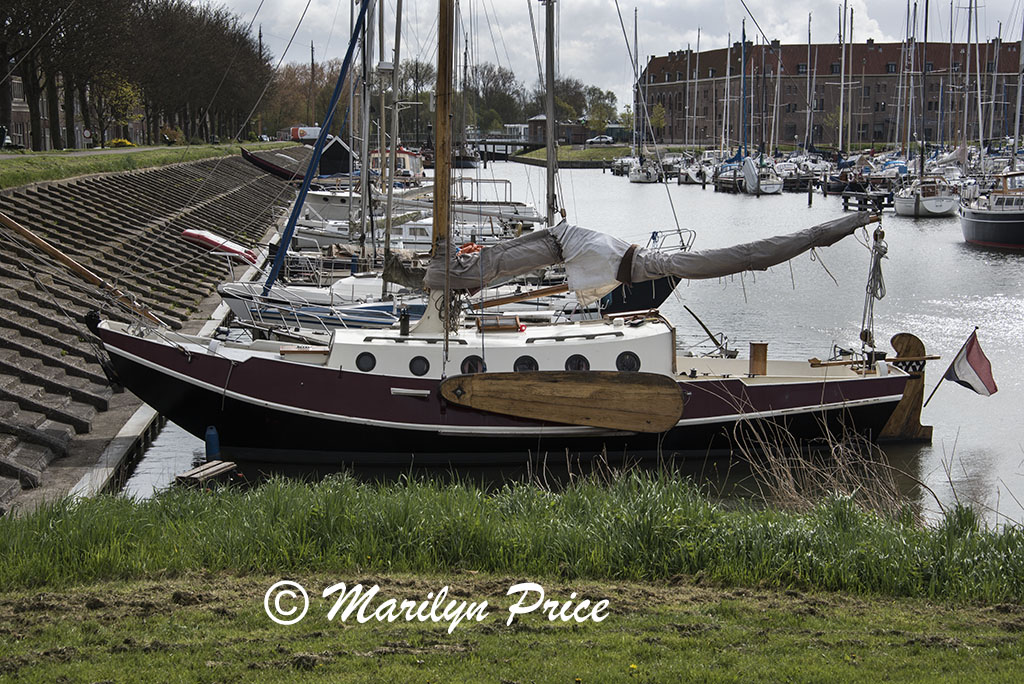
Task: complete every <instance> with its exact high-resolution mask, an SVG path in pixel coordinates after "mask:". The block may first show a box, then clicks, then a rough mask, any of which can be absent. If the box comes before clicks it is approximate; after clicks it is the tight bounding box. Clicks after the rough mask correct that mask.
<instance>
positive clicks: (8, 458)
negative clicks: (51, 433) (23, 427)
mask: <svg viewBox="0 0 1024 684" xmlns="http://www.w3.org/2000/svg"><path fill="white" fill-rule="evenodd" d="M55 458H56V454H54V453H53V452H52V451H51V450H50V449H48V448H47V447H44V446H40V445H39V444H26V443H25V442H21V443H20V444H18V445H17V446H16V447H14V449H13V450H12V451H11V452H10V453H7V454H2V453H0V475H2V476H4V477H11V478H15V477H16V478H18V481H19V482H20V483H21V486H22V487H23V488H24V489H31V488H32V487H38V486H39V484H40V483H41V482H42V479H43V471H44V470H46V467H47V466H48V465H50V463H51V462H52V461H53V460H54V459H55Z"/></svg>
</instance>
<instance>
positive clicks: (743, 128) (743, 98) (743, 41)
mask: <svg viewBox="0 0 1024 684" xmlns="http://www.w3.org/2000/svg"><path fill="white" fill-rule="evenodd" d="M740 132H741V133H742V134H743V156H744V157H745V156H747V20H746V18H744V19H743V24H742V31H741V32H740Z"/></svg>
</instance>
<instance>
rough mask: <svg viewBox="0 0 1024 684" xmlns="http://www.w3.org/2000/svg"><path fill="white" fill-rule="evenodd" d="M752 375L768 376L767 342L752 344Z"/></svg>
mask: <svg viewBox="0 0 1024 684" xmlns="http://www.w3.org/2000/svg"><path fill="white" fill-rule="evenodd" d="M748 371H749V373H750V375H767V374H768V343H767V342H751V343H750V365H749V367H748Z"/></svg>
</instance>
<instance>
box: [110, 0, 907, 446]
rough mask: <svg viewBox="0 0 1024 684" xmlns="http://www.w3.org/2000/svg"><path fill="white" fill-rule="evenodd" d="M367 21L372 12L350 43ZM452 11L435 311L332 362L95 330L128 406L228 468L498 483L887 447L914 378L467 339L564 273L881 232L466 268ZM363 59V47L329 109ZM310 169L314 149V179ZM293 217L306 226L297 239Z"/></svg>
mask: <svg viewBox="0 0 1024 684" xmlns="http://www.w3.org/2000/svg"><path fill="white" fill-rule="evenodd" d="M368 4H369V0H363V3H362V7H361V9H360V13H359V18H358V20H357V21H356V25H355V32H354V35H355V36H358V35H359V32H360V26H361V24H362V21H363V18H364V15H365V12H366V7H367V5H368ZM440 7H441V11H440V20H439V30H438V35H439V43H440V45H441V46H442V49H440V50H438V69H437V74H438V81H437V119H436V127H435V131H436V141H437V151H438V156H437V167H438V168H437V174H436V177H437V179H438V183H437V186H436V188H435V193H434V202H435V204H434V225H435V231H436V241H435V244H434V251H433V254H432V258H431V261H430V264H429V266H428V268H427V271H426V276H425V278H424V281H423V284H424V286H425V288H426V289H427V290H428V291H429V293H430V302H429V305H428V306H427V308H426V311H425V314H424V316H423V317H422V318H421V319H420V321H419V322H418V323H417V324H416V326H415V327H413V328H412V329H409V327H408V326H399V327H397V328H391V329H386V330H374V331H359V330H335V331H333V332H332V334H331V337H330V339H329V341H328V342H327V343H326V344H323V345H294V344H288V343H286V342H281V341H272V340H256V341H251V342H242V341H232V340H220V339H213V338H206V337H199V336H195V335H186V334H182V333H177V332H173V331H170V330H168V329H166V328H164V327H159V326H153V325H152V324H150V323H148V322H146V321H144V320H139V321H135V322H132V323H122V322H118V321H111V320H107V321H102V322H100V323H99V324H98V325H97V326H95V328H96V331H97V334H98V335H99V337H100V339H101V340H102V342H103V345H104V347H105V349H106V350H107V351H108V353H109V355H110V357H111V361H112V365H113V367H114V369H115V372H116V374H117V376H118V378H119V379H120V381H121V382H122V383H123V384H124V385H125V387H127V388H128V389H130V390H131V391H132V392H134V393H135V394H137V395H138V396H139V397H140V398H141V399H142V400H143V401H145V402H147V403H149V404H150V405H151V406H153V407H154V408H155V409H157V410H158V411H159V412H160V413H162V414H164V415H165V416H166V417H167V418H168V419H169V420H171V421H173V422H175V423H177V424H178V425H180V426H182V427H183V428H185V429H186V430H188V431H189V432H191V433H192V434H195V435H203V434H204V433H205V432H206V429H207V427H208V426H214V427H216V429H217V431H218V433H219V437H220V444H221V452H222V456H223V457H225V458H229V459H231V460H235V461H267V462H273V463H284V464H288V463H303V464H338V463H344V462H371V463H381V464H382V463H396V462H398V463H403V464H408V463H467V462H468V463H476V464H485V463H499V462H508V461H522V460H524V459H527V458H530V457H531V456H538V455H542V454H544V453H552V454H559V455H560V456H561V455H564V454H566V453H570V454H575V455H578V456H581V457H593V456H596V455H598V454H601V453H607V454H613V455H624V456H625V455H646V454H654V453H660V454H662V455H672V454H679V455H690V454H693V455H696V454H700V455H705V454H708V453H714V452H716V451H718V450H725V449H728V448H729V447H730V446H731V444H732V441H733V438H734V436H735V434H736V430H737V428H742V427H743V426H744V425H752V426H756V427H759V428H765V427H769V426H770V427H784V428H786V429H788V430H789V431H790V432H791V433H792V435H793V436H794V437H796V438H797V439H814V438H817V437H820V436H822V435H826V434H828V435H837V434H842V433H843V432H845V431H856V432H857V433H860V434H864V435H867V436H870V437H876V436H878V435H879V434H880V432H881V430H882V428H883V426H884V425H885V423H886V421H887V420H888V419H889V417H890V415H891V414H892V413H893V410H894V409H895V408H896V406H897V404H898V403H899V402H900V400H901V398H902V396H903V393H904V388H905V386H906V383H907V379H908V375H907V374H906V373H904V372H902V371H900V370H898V369H896V368H892V369H888V368H887V367H886V366H880V367H877V370H876V365H875V363H874V360H873V359H874V357H873V355H867V356H866V358H864V359H863V361H861V362H859V363H857V364H853V363H846V364H829V363H826V364H821V363H812V362H801V361H762V360H760V359H759V360H751V361H750V362H748V361H746V360H740V359H728V358H693V357H677V355H676V346H675V341H676V333H675V329H674V328H673V326H672V325H671V324H670V323H669V322H668V321H666V320H665V319H664V318H662V317H661V316H660V315H658V314H657V313H656V312H647V313H640V314H625V315H622V316H619V317H605V318H603V319H602V320H597V321H582V322H573V323H558V324H550V325H532V324H530V325H521V324H519V323H518V321H515V320H514V318H512V319H511V320H509V319H510V317H507V316H492V317H486V316H485V317H481V318H480V319H478V321H479V322H478V323H477V325H475V326H473V327H468V326H465V325H464V324H463V322H462V319H461V317H460V314H459V312H458V310H457V309H456V308H455V307H454V306H453V299H452V298H451V296H450V293H451V292H452V291H464V290H475V289H478V288H479V286H480V284H481V283H484V284H487V283H491V282H495V281H498V280H500V279H504V278H509V277H514V276H516V275H521V274H524V273H528V272H531V271H535V270H537V269H538V268H542V267H544V266H548V265H552V264H555V263H564V265H565V269H566V273H567V277H568V287H569V289H571V290H573V291H575V292H576V294H577V297H578V298H579V299H580V300H581V302H584V303H586V302H587V301H593V300H596V299H599V298H601V297H603V296H604V295H606V294H607V293H609V292H611V291H612V290H613V289H614V288H615V287H617V286H618V285H620V284H621V283H628V284H633V285H634V287H635V286H637V285H639V286H641V287H642V286H644V284H645V283H648V282H649V281H652V280H656V279H658V278H663V277H666V276H672V277H674V278H681V279H690V278H718V277H722V276H724V275H728V274H730V273H738V272H742V271H747V270H764V269H766V268H769V267H770V266H772V265H775V264H779V263H782V262H784V261H786V260H788V259H792V258H793V257H795V256H797V255H798V254H801V253H803V252H805V251H807V250H809V249H812V248H815V247H827V246H829V245H831V244H833V243H835V242H836V241H838V240H840V239H842V238H843V237H845V236H848V235H850V234H852V233H853V232H854V231H856V230H857V229H858V228H860V227H861V226H863V225H866V224H867V223H869V222H870V221H871V220H872V219H871V218H870V217H867V216H865V215H862V214H851V215H847V216H844V217H842V218H840V219H836V220H835V221H831V222H829V223H826V224H823V225H820V226H815V227H813V228H810V229H807V230H804V231H800V232H798V233H793V234H790V235H785V236H776V237H773V238H769V239H767V240H760V241H757V242H753V243H749V244H746V245H738V246H735V247H730V248H725V249H718V250H709V251H705V252H690V251H679V252H675V253H665V252H661V251H659V250H656V249H644V248H639V249H638V248H636V247H633V246H631V245H629V244H628V243H625V242H623V241H621V240H618V239H616V238H613V237H611V236H608V235H603V234H601V233H596V232H594V231H589V230H586V229H584V228H580V227H578V226H572V225H569V224H567V223H566V222H564V221H563V222H562V223H560V224H558V225H556V226H552V227H549V228H545V229H543V230H538V231H533V232H531V233H528V234H525V235H523V236H522V237H519V238H516V239H514V240H508V241H503V242H500V243H497V244H495V245H493V246H488V247H485V248H483V249H481V250H480V251H478V252H473V253H462V254H459V253H457V250H456V249H455V246H454V245H452V244H451V242H450V240H449V238H448V235H447V228H448V221H449V205H448V198H449V188H448V184H447V180H448V178H449V168H448V167H449V163H450V162H449V160H450V158H451V131H450V130H449V111H450V103H451V99H452V92H451V91H452V54H451V53H452V50H451V37H452V31H453V8H452V2H451V0H442V1H441V3H440ZM548 12H549V17H550V15H552V13H553V12H552V8H551V7H550V6H549V8H548ZM354 45H355V43H354V39H353V43H351V44H350V46H349V51H348V54H347V55H346V58H345V62H344V64H343V67H342V70H341V76H340V77H339V85H338V86H337V87H336V91H335V98H336V97H337V96H338V94H339V92H340V87H341V86H340V84H341V83H343V81H344V77H345V73H346V72H347V69H348V66H349V63H350V60H351V56H352V52H353V48H354ZM328 111H334V103H332V105H331V106H330V107H329V108H328ZM328 127H329V120H328V122H327V123H325V124H324V130H326V129H327V128H328ZM322 143H323V141H322V140H321V141H318V145H322ZM316 158H317V150H316V148H315V149H314V155H313V159H312V160H311V162H310V163H311V168H313V166H312V165H314V164H315V163H316ZM308 177H309V174H307V180H306V181H305V184H304V187H303V188H302V189H301V190H300V198H301V197H302V194H303V193H304V192H306V190H307V188H308ZM297 204H301V202H299V203H297ZM296 218H297V215H296V213H295V212H294V211H293V214H292V216H291V217H290V219H289V224H288V227H287V228H286V231H285V235H286V237H287V236H288V235H289V231H291V230H292V229H293V228H294V223H295V220H296ZM280 256H281V255H279V257H280ZM280 260H281V259H280V258H279V260H278V261H275V265H274V268H273V269H272V270H271V277H269V278H268V282H267V284H266V287H267V288H270V287H272V286H273V276H274V275H275V273H276V272H277V270H278V268H279V265H280V264H279V261H280ZM884 370H888V372H883V371H884Z"/></svg>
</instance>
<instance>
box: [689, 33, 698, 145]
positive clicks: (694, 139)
mask: <svg viewBox="0 0 1024 684" xmlns="http://www.w3.org/2000/svg"><path fill="white" fill-rule="evenodd" d="M693 78H694V80H693V135H692V136H690V143H691V144H693V145H696V144H697V97H698V93H697V86H699V85H700V27H699V26H698V27H697V66H696V67H695V68H694V70H693Z"/></svg>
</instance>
